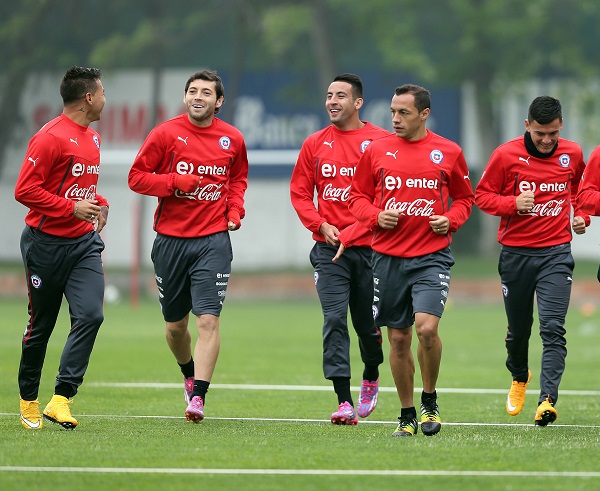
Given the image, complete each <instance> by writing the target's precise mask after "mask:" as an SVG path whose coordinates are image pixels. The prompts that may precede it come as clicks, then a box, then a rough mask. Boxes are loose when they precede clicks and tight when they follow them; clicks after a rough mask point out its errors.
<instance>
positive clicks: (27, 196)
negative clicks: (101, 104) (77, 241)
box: [15, 114, 108, 238]
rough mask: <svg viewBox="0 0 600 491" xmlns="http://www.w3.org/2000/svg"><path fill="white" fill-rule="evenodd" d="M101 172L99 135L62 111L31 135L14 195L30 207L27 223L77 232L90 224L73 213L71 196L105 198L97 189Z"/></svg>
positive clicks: (63, 234)
mask: <svg viewBox="0 0 600 491" xmlns="http://www.w3.org/2000/svg"><path fill="white" fill-rule="evenodd" d="M99 172H100V136H99V135H98V133H97V132H96V131H95V130H94V129H93V128H91V127H89V126H81V125H79V124H77V123H75V122H74V121H72V120H71V119H69V118H68V117H67V116H65V115H64V114H61V115H60V116H58V117H56V118H54V119H53V120H52V121H49V122H48V123H46V124H45V125H44V126H42V128H41V129H40V130H39V131H38V132H37V133H36V134H35V135H33V138H31V140H30V141H29V146H28V147H27V153H26V154H25V159H24V160H23V164H22V166H21V171H20V173H19V177H18V179H17V183H16V185H15V199H16V200H17V201H18V202H19V203H22V204H23V205H25V206H27V207H28V208H29V213H27V216H26V217H25V223H26V224H27V225H29V226H30V227H33V228H36V229H37V230H40V231H41V232H44V233H47V234H51V235H56V236H59V237H67V238H74V237H81V236H83V235H85V234H87V233H89V232H91V231H92V230H93V229H94V224H93V223H90V222H86V221H83V220H80V219H79V218H75V216H73V212H74V211H75V202H76V201H80V200H82V199H89V200H94V199H96V200H98V203H97V204H98V206H108V202H107V201H106V199H104V198H103V197H102V196H100V195H99V194H97V193H96V185H97V184H98V174H99Z"/></svg>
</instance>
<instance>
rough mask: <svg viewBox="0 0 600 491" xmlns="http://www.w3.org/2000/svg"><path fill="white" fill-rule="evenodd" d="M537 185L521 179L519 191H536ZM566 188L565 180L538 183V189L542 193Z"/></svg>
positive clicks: (559, 191)
mask: <svg viewBox="0 0 600 491" xmlns="http://www.w3.org/2000/svg"><path fill="white" fill-rule="evenodd" d="M537 188H538V185H536V183H535V182H528V181H521V182H520V183H519V192H521V193H524V192H525V191H532V192H534V193H535V192H536V190H537ZM567 189H568V183H567V182H541V183H540V184H539V191H540V192H542V193H557V192H558V193H562V192H564V191H566V190H567Z"/></svg>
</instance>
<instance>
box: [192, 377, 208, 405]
mask: <svg viewBox="0 0 600 491" xmlns="http://www.w3.org/2000/svg"><path fill="white" fill-rule="evenodd" d="M209 385H210V382H207V381H206V380H194V393H193V394H192V397H194V396H200V397H201V398H202V400H203V401H204V402H206V393H207V392H208V386H209Z"/></svg>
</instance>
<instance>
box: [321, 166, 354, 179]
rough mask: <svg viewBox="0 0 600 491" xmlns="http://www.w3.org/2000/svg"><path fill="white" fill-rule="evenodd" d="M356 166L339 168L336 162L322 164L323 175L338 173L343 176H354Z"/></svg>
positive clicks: (329, 175) (333, 175) (330, 175)
mask: <svg viewBox="0 0 600 491" xmlns="http://www.w3.org/2000/svg"><path fill="white" fill-rule="evenodd" d="M355 170H356V167H340V168H339V170H338V168H337V165H335V164H323V165H322V166H321V175H322V176H323V177H335V176H336V175H337V174H338V173H339V175H340V176H343V177H352V176H353V175H354V171H355Z"/></svg>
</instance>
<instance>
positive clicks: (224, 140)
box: [219, 136, 231, 150]
mask: <svg viewBox="0 0 600 491" xmlns="http://www.w3.org/2000/svg"><path fill="white" fill-rule="evenodd" d="M219 145H220V146H221V148H222V149H223V150H229V147H230V146H231V140H230V139H229V137H228V136H222V137H221V139H220V140H219Z"/></svg>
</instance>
